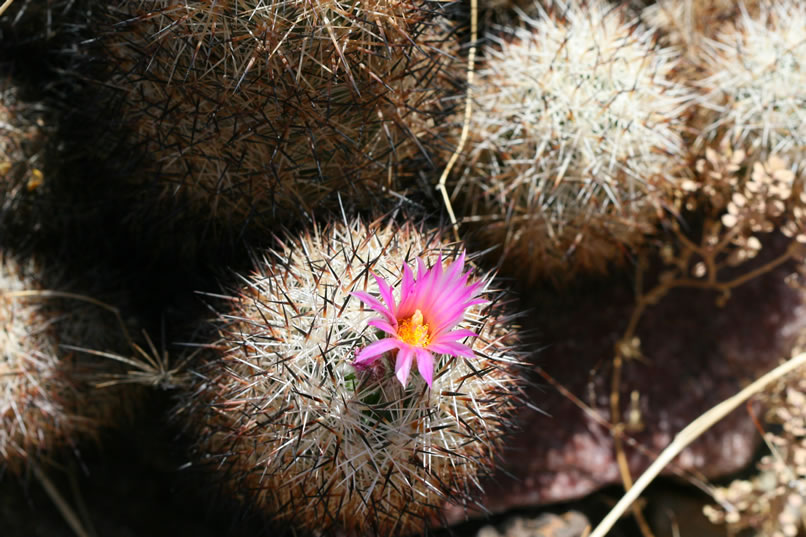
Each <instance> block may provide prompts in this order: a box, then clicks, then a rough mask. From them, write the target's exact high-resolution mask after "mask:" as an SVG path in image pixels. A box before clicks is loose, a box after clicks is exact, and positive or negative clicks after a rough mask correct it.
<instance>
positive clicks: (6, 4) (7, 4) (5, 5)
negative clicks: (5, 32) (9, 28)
mask: <svg viewBox="0 0 806 537" xmlns="http://www.w3.org/2000/svg"><path fill="white" fill-rule="evenodd" d="M13 3H14V0H6V1H5V2H3V5H2V6H0V15H2V14H3V13H5V12H6V10H7V9H8V8H9V7H11V4H13Z"/></svg>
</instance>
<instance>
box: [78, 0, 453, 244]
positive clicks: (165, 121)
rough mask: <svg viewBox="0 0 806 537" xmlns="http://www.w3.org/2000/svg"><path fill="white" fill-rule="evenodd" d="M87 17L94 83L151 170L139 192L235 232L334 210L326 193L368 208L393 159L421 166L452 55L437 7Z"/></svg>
mask: <svg viewBox="0 0 806 537" xmlns="http://www.w3.org/2000/svg"><path fill="white" fill-rule="evenodd" d="M96 11H97V12H96V13H95V14H94V15H93V18H94V19H95V20H94V21H93V23H92V24H91V26H92V27H94V28H95V30H94V31H95V32H98V33H100V34H101V36H100V38H98V39H97V41H96V43H97V44H98V45H99V47H100V48H101V49H102V50H101V61H100V63H102V64H105V65H106V66H107V68H108V69H107V73H106V74H105V75H103V76H105V77H106V78H105V80H104V85H105V86H106V87H114V88H116V89H117V90H118V91H117V96H116V98H114V99H113V100H115V101H119V111H120V112H119V114H120V118H121V120H122V122H123V124H124V126H126V127H127V128H129V129H131V131H133V139H134V140H135V141H136V142H137V143H138V144H139V145H140V147H141V149H142V152H143V154H144V155H146V156H147V158H148V160H149V161H150V165H149V170H148V171H147V174H146V175H147V177H146V179H145V181H146V182H145V184H146V186H148V187H151V188H153V189H155V190H157V191H158V194H159V195H161V196H162V198H163V199H168V200H173V199H174V198H175V197H179V198H180V199H183V200H185V201H187V202H188V204H189V206H190V207H191V208H192V210H193V213H194V215H202V217H203V218H205V219H206V218H211V219H213V220H214V221H215V222H216V223H219V224H230V225H232V226H235V227H236V228H238V227H242V226H244V225H245V224H246V223H255V222H257V223H263V224H265V223H267V222H272V221H275V220H277V219H284V218H287V217H288V216H289V215H295V214H298V213H299V212H301V211H311V210H313V209H314V208H317V207H321V206H322V205H329V206H330V207H338V203H339V201H338V194H341V197H342V200H343V202H345V203H346V202H356V203H361V202H370V201H371V202H372V203H377V200H379V199H383V197H384V196H385V195H387V194H388V192H389V191H390V190H391V191H395V190H396V189H398V188H399V186H400V183H399V182H398V177H399V175H400V174H401V173H403V169H402V165H403V163H404V162H406V161H407V160H415V161H417V162H418V163H419V164H420V166H422V165H423V163H428V162H429V159H430V158H431V154H432V153H433V150H432V148H431V147H429V140H430V138H431V133H432V131H433V130H434V126H435V123H436V121H437V119H438V118H439V117H441V116H442V115H444V110H443V109H444V108H445V107H446V106H447V105H446V104H444V103H443V102H442V98H443V97H444V96H445V94H446V92H447V91H448V89H449V88H450V87H451V85H450V84H447V85H446V77H447V74H446V73H447V71H448V66H450V65H452V64H453V63H454V61H455V58H454V57H453V56H452V55H451V51H452V49H453V48H454V46H453V45H452V44H451V39H452V37H451V36H450V30H449V28H448V24H449V23H448V22H447V20H446V19H445V17H444V16H443V14H444V11H445V7H444V5H443V4H440V3H431V2H428V1H425V0H406V1H403V2H397V1H394V2H393V1H389V0H373V1H371V2H369V3H363V2H361V3H347V4H345V3H339V2H331V1H326V0H316V1H314V2H304V1H302V0H293V1H291V2H256V1H251V2H234V3H233V2H227V3H210V2H206V1H188V2H182V3H181V4H176V3H174V2H168V1H164V0H150V1H148V2H113V3H111V4H109V5H108V6H106V7H105V8H100V9H97V10H96ZM96 67H97V66H96ZM410 173H413V172H410ZM404 194H405V192H404ZM389 197H390V198H393V199H396V198H395V197H394V196H391V195H390V196H389Z"/></svg>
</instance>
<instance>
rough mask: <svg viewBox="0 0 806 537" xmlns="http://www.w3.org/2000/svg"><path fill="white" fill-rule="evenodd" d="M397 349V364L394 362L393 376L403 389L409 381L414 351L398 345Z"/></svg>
mask: <svg viewBox="0 0 806 537" xmlns="http://www.w3.org/2000/svg"><path fill="white" fill-rule="evenodd" d="M399 348H400V350H399V351H398V353H397V362H395V375H397V380H399V381H400V384H402V385H403V387H404V388H405V387H406V384H407V382H408V380H409V371H411V361H412V358H414V349H412V348H411V346H410V345H406V344H402V345H400V347H399Z"/></svg>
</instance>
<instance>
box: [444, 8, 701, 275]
mask: <svg viewBox="0 0 806 537" xmlns="http://www.w3.org/2000/svg"><path fill="white" fill-rule="evenodd" d="M556 4H557V6H555V9H554V10H553V11H552V12H551V13H548V12H546V11H544V10H543V9H542V8H540V10H541V15H540V16H539V17H538V18H536V19H531V18H528V17H525V16H523V17H522V21H521V24H522V27H519V28H514V29H512V31H511V35H508V36H506V37H497V36H490V40H491V44H490V45H488V46H487V47H486V48H485V50H484V56H485V58H486V63H485V66H484V67H483V68H482V69H481V70H480V71H479V73H478V78H479V80H478V83H477V87H475V88H474V95H475V97H476V102H477V106H476V108H475V110H474V113H473V116H472V119H471V128H470V132H471V140H470V142H471V144H470V148H469V156H468V159H467V162H466V166H465V171H464V174H463V175H462V177H461V179H460V181H459V182H458V184H457V186H456V193H457V194H456V195H458V193H461V194H462V198H463V199H464V200H465V201H464V209H463V211H464V215H466V218H465V221H466V222H477V223H479V224H480V225H479V226H478V231H479V235H480V237H481V239H482V240H483V241H484V242H485V243H487V244H491V245H493V244H494V245H498V244H503V245H504V246H503V255H504V256H506V257H507V259H508V261H509V263H510V265H512V266H513V267H514V268H515V270H517V271H518V272H519V273H521V275H523V276H524V277H526V279H527V280H534V279H535V278H537V277H543V276H551V277H554V278H558V279H562V278H566V277H569V276H571V275H573V274H574V273H576V272H577V271H579V270H582V271H602V270H604V269H605V267H606V266H607V263H608V262H609V261H613V260H617V259H620V258H622V257H624V252H625V249H626V250H628V249H630V248H632V247H634V246H636V245H638V244H640V243H641V241H642V239H643V236H644V234H646V233H648V232H651V231H652V229H653V226H654V225H655V223H656V221H657V217H658V215H659V202H658V197H659V195H660V194H661V193H663V192H664V191H668V190H670V189H672V188H673V187H674V186H675V184H676V182H677V181H678V179H679V177H680V176H682V175H684V173H685V172H684V166H683V165H681V164H680V162H682V157H683V155H684V147H683V143H682V140H681V130H682V128H683V126H684V121H685V117H686V111H687V107H688V105H689V103H690V102H691V100H692V97H693V94H692V92H690V91H689V90H688V89H686V88H685V87H684V86H682V85H680V84H677V83H674V82H671V81H670V80H669V77H670V73H671V72H672V71H673V70H674V68H675V66H676V64H677V61H678V56H677V53H676V52H675V51H674V50H672V49H669V48H660V47H657V46H656V45H655V42H654V35H653V32H652V31H650V30H647V29H646V28H644V27H643V26H641V25H640V24H638V23H637V22H636V21H631V20H628V19H627V18H626V17H625V10H624V9H614V8H613V7H612V6H610V5H609V4H607V3H606V2H604V1H599V0H592V1H590V2H585V3H581V4H576V3H564V2H556ZM538 7H539V6H538Z"/></svg>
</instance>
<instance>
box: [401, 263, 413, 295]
mask: <svg viewBox="0 0 806 537" xmlns="http://www.w3.org/2000/svg"><path fill="white" fill-rule="evenodd" d="M413 290H414V275H413V274H412V273H411V269H410V268H409V266H408V265H407V264H405V263H403V283H402V286H401V288H400V302H401V303H402V302H403V301H404V300H405V299H406V298H407V297H408V296H409V295H410V294H411V292H412V291H413Z"/></svg>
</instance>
